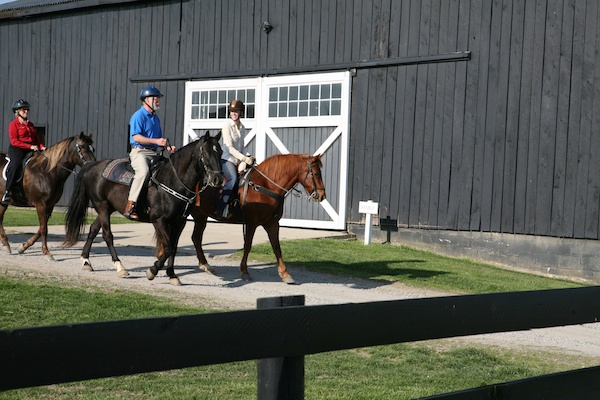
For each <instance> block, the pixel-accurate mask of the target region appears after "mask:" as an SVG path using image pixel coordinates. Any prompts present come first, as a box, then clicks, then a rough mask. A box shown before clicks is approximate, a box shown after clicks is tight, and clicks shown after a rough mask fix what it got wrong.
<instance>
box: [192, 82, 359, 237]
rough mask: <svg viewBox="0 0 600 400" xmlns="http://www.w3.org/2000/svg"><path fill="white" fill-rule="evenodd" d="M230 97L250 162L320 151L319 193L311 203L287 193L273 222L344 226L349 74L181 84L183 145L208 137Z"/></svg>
mask: <svg viewBox="0 0 600 400" xmlns="http://www.w3.org/2000/svg"><path fill="white" fill-rule="evenodd" d="M233 99H238V100H241V101H243V102H244V105H245V114H244V117H242V122H243V124H244V125H245V126H246V130H247V135H246V137H245V140H244V144H245V146H246V148H247V149H248V152H249V153H251V154H252V155H254V156H255V157H256V159H257V162H261V161H262V160H264V159H265V158H267V157H270V156H272V155H275V154H287V153H303V154H307V153H308V154H311V155H316V154H323V155H324V156H323V158H322V161H323V169H322V173H323V181H324V183H325V188H326V192H327V199H326V200H325V201H323V202H321V203H314V202H309V201H307V200H306V198H305V197H295V196H293V195H291V194H290V195H288V196H287V198H286V200H285V207H284V215H283V218H282V219H281V220H280V225H281V226H288V227H301V228H315V229H334V230H337V229H340V230H344V229H346V223H345V221H346V198H347V190H348V182H347V180H348V139H349V126H350V123H349V121H350V117H349V113H350V73H349V72H348V71H344V72H335V73H323V74H306V75H289V76H274V77H259V78H251V79H229V80H211V81H191V82H187V83H186V91H185V135H184V143H188V142H189V141H191V140H195V139H197V138H198V137H200V136H201V135H203V134H204V133H205V131H207V130H208V131H210V132H211V134H212V135H213V136H214V135H216V134H217V133H218V132H219V131H220V130H221V128H222V127H223V125H224V124H225V121H226V119H227V118H228V113H227V105H228V104H229V102H230V101H231V100H233ZM297 186H298V187H297V188H298V189H299V190H301V191H302V192H304V189H303V188H301V187H300V185H297Z"/></svg>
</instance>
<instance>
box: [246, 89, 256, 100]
mask: <svg viewBox="0 0 600 400" xmlns="http://www.w3.org/2000/svg"><path fill="white" fill-rule="evenodd" d="M246 95H247V96H248V103H254V102H255V101H254V89H248V91H247V92H246Z"/></svg>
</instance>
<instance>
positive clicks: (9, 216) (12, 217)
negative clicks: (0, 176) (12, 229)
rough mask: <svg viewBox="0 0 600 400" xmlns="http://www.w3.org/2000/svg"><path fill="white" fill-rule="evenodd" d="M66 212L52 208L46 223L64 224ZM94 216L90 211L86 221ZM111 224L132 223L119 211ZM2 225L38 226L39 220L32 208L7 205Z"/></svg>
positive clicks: (89, 220)
mask: <svg viewBox="0 0 600 400" xmlns="http://www.w3.org/2000/svg"><path fill="white" fill-rule="evenodd" d="M65 216H66V212H65V211H61V210H54V211H53V212H52V216H51V217H50V220H48V225H64V224H65ZM95 218H96V216H95V215H94V213H92V212H90V213H89V215H88V218H87V221H86V223H87V224H90V223H92V222H93V221H94V219H95ZM110 221H111V223H112V224H127V223H134V221H130V220H128V219H127V218H125V217H123V216H122V215H121V214H120V213H114V214H113V215H112V216H111V219H110ZM2 224H3V225H4V226H38V225H39V220H38V218H37V213H36V211H35V209H34V208H26V207H8V209H7V210H6V213H5V214H4V221H3V223H2Z"/></svg>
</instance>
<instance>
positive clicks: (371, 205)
mask: <svg viewBox="0 0 600 400" xmlns="http://www.w3.org/2000/svg"><path fill="white" fill-rule="evenodd" d="M358 212H359V213H361V214H367V215H366V221H365V244H370V243H371V231H372V229H373V214H378V213H379V203H376V202H374V201H372V200H369V201H359V202H358Z"/></svg>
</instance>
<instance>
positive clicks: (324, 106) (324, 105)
mask: <svg viewBox="0 0 600 400" xmlns="http://www.w3.org/2000/svg"><path fill="white" fill-rule="evenodd" d="M320 103H321V109H320V110H319V115H329V100H321V102H320Z"/></svg>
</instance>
